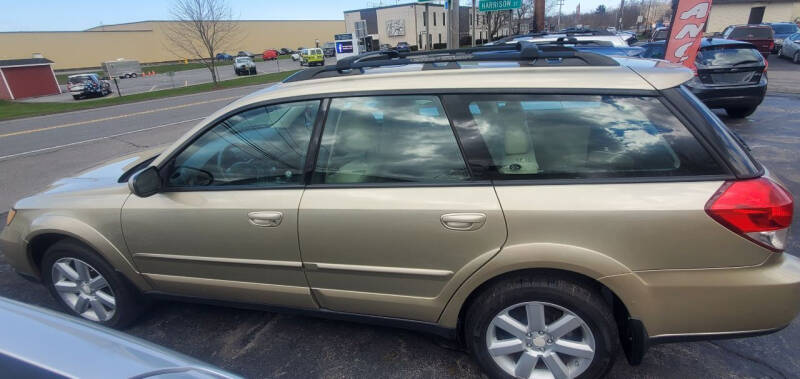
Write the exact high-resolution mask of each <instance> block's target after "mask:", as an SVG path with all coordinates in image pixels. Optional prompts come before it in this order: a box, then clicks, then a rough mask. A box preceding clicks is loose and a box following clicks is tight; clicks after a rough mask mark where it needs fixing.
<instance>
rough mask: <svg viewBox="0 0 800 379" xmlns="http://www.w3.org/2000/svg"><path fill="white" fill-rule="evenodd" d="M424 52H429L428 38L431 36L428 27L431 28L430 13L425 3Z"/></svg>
mask: <svg viewBox="0 0 800 379" xmlns="http://www.w3.org/2000/svg"><path fill="white" fill-rule="evenodd" d="M423 13H425V50H430V48H431V46H430V40H429V39H428V36H430V35H431V31H430V27H431V17H430V15H431V12H430V7H428V3H425V12H423Z"/></svg>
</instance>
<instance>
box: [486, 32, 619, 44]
mask: <svg viewBox="0 0 800 379" xmlns="http://www.w3.org/2000/svg"><path fill="white" fill-rule="evenodd" d="M576 30H577V31H575V32H570V33H530V34H522V35H514V36H509V37H504V38H501V39H499V40H496V41H492V42H489V43H486V44H485V46H496V45H503V44H516V43H517V42H536V43H541V42H556V41H558V40H559V39H562V40H563V39H575V40H577V41H579V42H583V41H597V42H608V43H610V44H611V46H614V47H628V46H630V45H628V42H627V41H626V40H625V38H623V37H621V36H619V35H616V34H613V33H609V32H607V31H605V30H587V29H576Z"/></svg>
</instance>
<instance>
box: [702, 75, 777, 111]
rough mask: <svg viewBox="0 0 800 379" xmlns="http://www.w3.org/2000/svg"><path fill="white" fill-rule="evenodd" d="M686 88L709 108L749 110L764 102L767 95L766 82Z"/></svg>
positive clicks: (764, 80)
mask: <svg viewBox="0 0 800 379" xmlns="http://www.w3.org/2000/svg"><path fill="white" fill-rule="evenodd" d="M687 87H689V89H690V90H691V91H692V93H694V94H695V96H697V97H698V98H699V99H700V100H702V101H703V103H704V104H705V105H706V106H707V107H709V108H727V107H738V108H749V107H757V106H758V105H759V104H761V102H762V101H764V96H765V95H766V94H767V80H766V79H765V78H763V79H761V82H760V83H758V84H754V85H739V86H730V87H710V86H703V85H700V86H693V85H692V84H688V83H687Z"/></svg>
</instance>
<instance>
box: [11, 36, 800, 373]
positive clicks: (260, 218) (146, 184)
mask: <svg viewBox="0 0 800 379" xmlns="http://www.w3.org/2000/svg"><path fill="white" fill-rule="evenodd" d="M692 77H693V73H692V71H690V70H688V69H685V68H681V67H680V66H675V65H672V64H668V63H665V62H663V61H653V60H644V59H639V58H611V57H607V56H602V55H597V54H593V53H589V52H581V51H576V50H574V49H571V48H567V47H563V46H555V45H549V46H548V45H541V46H538V47H537V46H536V45H534V44H530V43H518V44H516V45H502V46H495V47H483V48H473V49H461V50H448V51H438V52H433V53H431V52H410V53H405V52H404V53H399V52H397V51H391V50H389V51H381V52H373V53H367V54H365V55H360V56H355V57H350V58H346V59H342V60H340V61H339V62H337V63H336V65H330V66H323V67H318V68H309V69H306V70H304V71H300V72H298V73H297V74H295V75H293V76H292V77H290V78H288V79H286V80H285V81H284V82H282V83H279V84H276V85H274V86H272V87H270V88H268V89H264V90H261V91H259V92H256V93H254V94H252V95H249V96H246V97H244V98H242V99H240V100H237V101H235V102H234V103H232V104H230V105H228V106H226V107H224V108H222V109H220V110H219V111H217V112H216V113H214V114H212V115H210V116H208V117H207V118H206V119H205V120H204V121H202V122H200V123H199V124H198V125H197V126H196V127H194V128H193V129H192V130H191V131H189V132H188V133H187V134H186V135H184V136H183V137H181V138H180V139H179V140H177V141H176V142H175V143H173V144H172V145H171V146H169V147H167V148H166V149H163V150H161V151H155V152H152V151H151V152H143V153H140V154H137V155H134V156H128V157H124V158H121V159H119V160H116V161H113V162H110V163H107V164H104V165H102V166H99V167H96V168H93V169H90V170H88V171H86V172H85V173H82V174H80V175H78V176H77V177H75V178H70V179H63V180H60V181H58V182H56V183H54V184H53V185H52V187H50V188H49V189H47V190H46V191H45V192H43V193H41V194H38V195H34V196H32V197H28V198H25V199H22V200H20V201H19V202H17V203H16V205H15V206H14V208H13V209H12V210H11V211H10V212H9V214H8V220H7V225H8V226H6V227H5V229H4V230H3V232H2V235H0V244H1V245H0V248H2V251H3V253H4V254H5V256H6V259H7V260H8V261H9V263H10V264H11V265H12V266H13V267H14V269H15V270H16V271H17V272H18V273H20V274H22V275H24V276H26V277H29V278H32V279H34V280H37V281H41V282H42V283H43V284H44V285H45V286H46V287H47V288H48V289H49V291H50V293H51V294H52V295H53V296H54V297H55V298H56V299H57V301H58V302H59V303H60V304H61V305H62V306H63V307H64V309H65V310H66V311H67V312H69V313H72V314H74V315H77V316H80V317H83V318H86V319H88V320H92V321H95V322H98V323H101V324H104V325H109V326H115V327H123V326H125V325H127V324H130V323H131V322H133V321H134V320H135V319H136V317H137V315H139V314H140V312H142V311H143V310H144V308H145V304H146V303H147V302H146V301H145V300H146V299H148V298H151V297H162V298H170V299H184V300H187V301H213V302H218V303H222V304H230V305H234V306H249V307H252V306H259V307H263V308H264V309H270V310H286V309H293V310H295V311H298V310H299V311H300V312H305V313H308V314H313V315H319V316H322V317H330V318H336V319H348V320H363V321H364V322H372V323H379V324H382V325H390V326H396V327H404V328H414V329H418V330H423V331H427V332H431V333H436V334H439V335H443V336H447V337H450V338H453V339H455V340H457V341H460V343H461V344H463V346H464V347H465V348H466V349H468V350H469V351H470V352H471V353H472V354H473V356H474V357H475V359H476V360H477V362H478V363H479V364H480V365H481V367H482V368H483V370H485V372H486V373H487V374H488V375H489V376H490V377H498V378H500V377H503V378H505V377H521V378H533V377H537V378H538V377H556V378H562V377H578V376H581V377H599V376H603V375H604V374H605V373H606V372H607V371H608V370H609V369H610V367H611V366H612V364H613V362H614V359H615V356H616V355H618V353H619V352H620V350H622V351H623V352H624V353H625V355H626V357H627V359H628V361H629V362H630V363H631V364H637V363H639V362H640V361H641V359H642V356H643V355H644V354H645V351H646V349H647V347H648V346H649V345H651V344H655V343H663V342H676V341H688V340H696V339H711V338H723V337H740V336H748V335H760V334H765V333H770V332H774V331H777V330H780V329H781V328H783V327H785V326H786V325H788V324H789V323H790V322H791V321H792V319H793V318H794V317H795V316H796V314H797V313H798V308H799V307H800V262H799V261H798V259H797V258H795V257H794V256H792V255H789V254H786V253H783V250H784V247H785V246H786V238H787V231H788V228H789V226H790V223H791V219H792V214H793V210H792V206H793V200H792V196H791V195H790V193H789V192H788V191H787V190H786V189H785V187H784V186H783V185H782V184H781V182H780V181H779V180H778V179H776V177H775V176H774V175H773V174H771V173H770V172H769V171H768V170H767V169H766V168H764V167H763V166H762V165H761V164H759V163H758V162H757V161H756V160H755V159H753V157H752V156H751V155H750V154H749V152H748V150H747V149H746V148H745V147H744V146H743V145H742V144H741V143H740V142H739V141H738V140H737V139H736V138H735V137H734V136H733V135H732V134H731V132H730V131H729V130H728V129H727V128H726V126H725V125H724V124H723V123H722V122H721V121H720V120H719V119H718V118H717V117H716V116H715V115H714V114H713V113H711V112H710V111H709V109H708V108H707V107H706V106H705V105H703V103H702V102H700V101H699V100H698V99H697V98H696V97H695V96H694V95H693V94H692V93H691V91H689V90H688V89H687V88H685V87H684V86H683V85H682V84H683V83H684V82H686V81H688V80H690V79H692Z"/></svg>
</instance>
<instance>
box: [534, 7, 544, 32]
mask: <svg viewBox="0 0 800 379" xmlns="http://www.w3.org/2000/svg"><path fill="white" fill-rule="evenodd" d="M544 1H545V0H534V3H533V16H534V18H535V19H536V31H537V32H543V31H544V18H545V14H544V8H545V6H544Z"/></svg>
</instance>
